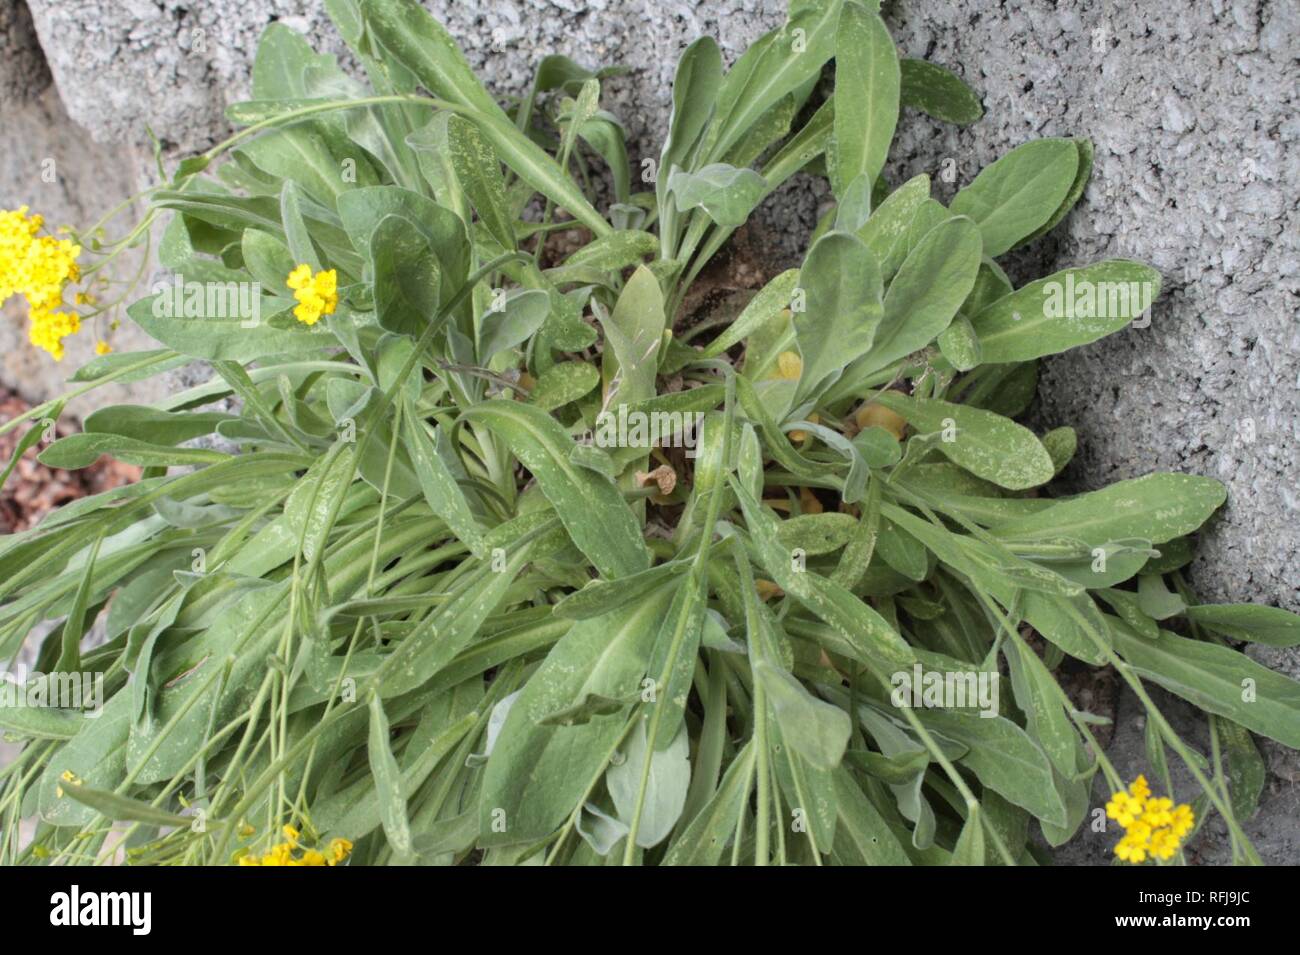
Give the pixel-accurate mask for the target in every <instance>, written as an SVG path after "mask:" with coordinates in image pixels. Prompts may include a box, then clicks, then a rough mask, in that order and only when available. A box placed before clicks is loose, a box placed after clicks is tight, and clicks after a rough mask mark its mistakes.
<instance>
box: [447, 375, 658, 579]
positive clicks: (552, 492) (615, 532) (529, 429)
mask: <svg viewBox="0 0 1300 955" xmlns="http://www.w3.org/2000/svg"><path fill="white" fill-rule="evenodd" d="M465 417H466V418H468V419H469V420H471V421H481V422H482V423H483V424H484V425H485V426H487V427H488V428H490V429H491V430H492V431H493V432H494V433H495V434H497V435H498V436H500V437H501V439H502V440H504V441H505V442H506V443H507V444H508V445H509V446H510V450H511V451H513V452H514V454H515V457H517V458H518V459H519V461H520V463H521V464H523V466H524V467H526V468H527V469H528V470H529V471H530V472H531V473H532V474H533V476H534V477H535V478H537V482H538V484H539V485H540V486H541V488H542V493H543V494H544V495H546V499H547V500H548V501H550V502H551V506H552V507H554V508H555V512H556V514H557V515H558V516H559V518H560V521H561V523H563V524H564V527H565V530H567V531H568V532H569V536H570V537H572V538H573V542H574V543H575V544H576V545H577V546H578V549H579V550H581V551H582V552H583V553H584V554H586V555H587V557H588V558H589V559H590V560H591V562H592V563H593V564H594V565H595V566H596V569H597V570H598V571H600V573H601V574H602V575H603V576H605V577H626V576H628V575H630V574H635V573H636V572H637V571H640V570H645V569H646V568H647V567H648V566H649V565H650V560H649V555H648V553H647V551H646V547H645V543H644V542H643V541H642V539H641V528H640V526H639V525H638V523H637V521H636V518H635V516H634V515H633V513H632V510H631V509H630V508H629V507H628V506H627V504H625V503H624V501H623V496H622V495H621V494H620V493H619V491H618V489H617V488H616V487H615V486H614V485H613V484H612V483H610V482H609V481H607V480H604V479H602V478H601V477H600V476H599V475H597V474H596V473H594V472H593V471H590V470H588V469H587V468H579V467H575V466H574V465H573V464H572V463H571V462H570V461H569V453H570V451H571V450H572V448H573V439H572V438H570V437H569V436H568V434H566V433H565V431H564V428H563V426H562V425H561V424H560V423H559V422H558V421H556V420H555V419H554V418H552V417H551V416H550V415H549V414H547V413H546V412H545V411H542V410H541V409H540V408H537V407H535V406H533V405H524V404H519V403H518V402H513V401H503V400H494V401H487V402H484V403H483V404H479V405H476V406H474V407H473V408H468V409H466V411H465Z"/></svg>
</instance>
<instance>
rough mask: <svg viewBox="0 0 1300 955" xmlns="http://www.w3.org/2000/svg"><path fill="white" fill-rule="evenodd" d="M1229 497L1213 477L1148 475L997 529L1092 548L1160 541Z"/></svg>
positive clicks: (1011, 536)
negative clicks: (1121, 542)
mask: <svg viewBox="0 0 1300 955" xmlns="http://www.w3.org/2000/svg"><path fill="white" fill-rule="evenodd" d="M1226 498H1227V491H1226V490H1225V489H1224V487H1223V485H1222V484H1220V483H1219V482H1218V481H1216V480H1214V479H1213V478H1206V477H1200V476H1198V475H1194V474H1148V475H1147V476H1146V477H1140V478H1134V479H1133V480H1131V481H1120V482H1118V483H1116V484H1112V485H1111V486H1110V487H1107V488H1102V489H1101V490H1100V491H1091V492H1089V493H1087V494H1080V495H1079V496H1078V497H1073V498H1069V499H1068V500H1064V501H1059V502H1057V503H1055V504H1053V505H1052V506H1051V507H1049V508H1046V509H1045V510H1041V511H1037V512H1035V513H1033V514H1028V515H1026V516H1024V517H1019V518H1014V519H1012V520H1009V521H1006V522H1005V523H1002V524H999V525H998V527H997V528H996V530H995V531H994V533H995V534H996V535H997V536H998V537H1000V538H1002V539H1003V540H1041V539H1043V538H1046V537H1072V538H1076V539H1077V540H1081V541H1083V542H1084V543H1086V544H1088V545H1089V546H1091V547H1099V546H1101V545H1103V544H1106V543H1108V542H1110V541H1118V540H1125V539H1133V538H1139V539H1142V540H1146V541H1150V542H1151V543H1153V544H1161V543H1164V542H1165V541H1169V540H1173V539H1174V538H1176V537H1182V536H1184V535H1185V534H1190V533H1191V532H1192V531H1194V530H1196V529H1197V528H1198V527H1200V526H1201V525H1202V524H1204V523H1205V520H1206V518H1208V517H1209V516H1210V515H1211V514H1213V513H1214V512H1215V510H1217V509H1218V507H1219V506H1220V505H1221V504H1222V503H1223V502H1224V500H1225V499H1226Z"/></svg>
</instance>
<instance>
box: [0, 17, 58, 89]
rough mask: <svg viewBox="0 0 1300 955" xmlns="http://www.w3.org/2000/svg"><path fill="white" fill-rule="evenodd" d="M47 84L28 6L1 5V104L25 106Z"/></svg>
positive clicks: (47, 79) (41, 55)
mask: <svg viewBox="0 0 1300 955" xmlns="http://www.w3.org/2000/svg"><path fill="white" fill-rule="evenodd" d="M49 85H50V70H49V67H47V66H46V65H45V56H44V54H42V53H41V45H40V42H39V41H38V40H37V39H36V28H35V27H34V26H33V25H32V15H31V13H30V11H28V9H27V4H25V3H23V2H21V0H9V2H8V3H5V4H0V103H24V102H26V101H27V100H29V99H31V98H33V97H34V96H36V95H37V94H39V93H40V92H41V91H42V90H44V89H45V87H47V86H49Z"/></svg>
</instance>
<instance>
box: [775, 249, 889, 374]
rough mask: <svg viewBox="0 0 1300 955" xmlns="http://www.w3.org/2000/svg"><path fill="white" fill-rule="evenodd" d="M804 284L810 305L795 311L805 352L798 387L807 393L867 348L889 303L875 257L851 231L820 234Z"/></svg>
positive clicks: (801, 276)
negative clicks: (883, 292) (886, 303)
mask: <svg viewBox="0 0 1300 955" xmlns="http://www.w3.org/2000/svg"><path fill="white" fill-rule="evenodd" d="M799 284H800V286H801V287H802V288H803V289H804V291H805V292H806V293H807V309H806V311H804V312H802V313H799V312H796V313H795V316H794V331H795V338H796V340H797V341H798V342H799V351H800V352H801V353H802V355H803V372H802V375H801V377H800V379H799V393H800V394H801V395H805V396H806V395H810V394H814V393H815V392H816V390H817V388H818V387H819V386H820V385H821V384H822V383H823V382H826V381H828V380H834V378H835V377H836V376H837V375H838V374H839V372H840V371H841V369H843V368H844V367H845V366H846V365H848V364H849V363H850V362H852V361H854V360H855V359H857V358H860V357H861V356H862V355H864V354H866V353H867V351H868V349H870V348H871V343H872V342H873V341H874V340H875V336H876V328H877V327H878V326H879V325H880V321H881V318H882V317H883V315H884V305H883V303H882V301H881V292H882V288H881V279H880V268H879V267H878V266H877V264H876V260H875V257H874V256H873V255H872V254H871V252H870V250H869V249H868V248H867V246H866V244H865V243H864V242H863V241H862V240H861V239H859V238H858V237H857V236H855V235H853V234H851V233H847V232H831V233H828V234H826V235H824V236H822V237H821V238H820V239H818V240H817V242H816V244H815V245H813V247H812V249H811V251H809V253H808V258H807V259H806V260H805V261H804V264H803V268H801V269H800V270H799Z"/></svg>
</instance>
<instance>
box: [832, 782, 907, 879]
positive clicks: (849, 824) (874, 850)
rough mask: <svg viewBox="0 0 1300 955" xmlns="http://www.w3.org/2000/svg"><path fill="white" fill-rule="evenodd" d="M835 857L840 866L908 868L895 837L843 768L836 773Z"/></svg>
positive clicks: (905, 858)
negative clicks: (837, 820) (836, 817)
mask: <svg viewBox="0 0 1300 955" xmlns="http://www.w3.org/2000/svg"><path fill="white" fill-rule="evenodd" d="M835 801H836V805H837V807H838V810H839V825H838V826H836V828H835V856H836V858H837V859H838V860H839V862H840V863H841V864H842V865H882V866H892V865H911V864H912V860H911V859H910V858H908V855H907V853H906V852H905V851H903V846H902V845H901V844H900V843H899V841H898V837H897V836H895V835H894V833H893V832H892V831H891V830H890V828H889V824H888V823H887V822H886V821H885V819H884V817H883V816H881V815H880V812H879V810H877V809H876V807H875V806H873V805H872V804H871V800H870V799H868V798H867V796H866V794H865V793H863V791H862V787H861V786H859V785H858V783H857V781H856V780H854V778H853V776H852V775H851V774H850V773H849V771H848V770H847V769H845V768H844V767H840V768H839V769H837V770H836V771H835Z"/></svg>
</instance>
